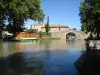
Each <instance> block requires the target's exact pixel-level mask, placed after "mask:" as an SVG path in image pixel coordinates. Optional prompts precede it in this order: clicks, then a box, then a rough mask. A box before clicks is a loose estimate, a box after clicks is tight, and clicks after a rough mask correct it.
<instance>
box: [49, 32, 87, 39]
mask: <svg viewBox="0 0 100 75" xmlns="http://www.w3.org/2000/svg"><path fill="white" fill-rule="evenodd" d="M70 32H73V33H74V34H76V39H78V40H83V39H85V36H86V34H85V33H84V32H81V31H76V30H67V31H62V32H51V37H52V38H61V39H66V35H67V34H68V33H70Z"/></svg>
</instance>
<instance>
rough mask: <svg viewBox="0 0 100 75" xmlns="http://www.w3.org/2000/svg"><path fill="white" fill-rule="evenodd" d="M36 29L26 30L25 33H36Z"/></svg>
mask: <svg viewBox="0 0 100 75" xmlns="http://www.w3.org/2000/svg"><path fill="white" fill-rule="evenodd" d="M37 31H38V30H37V29H28V30H26V31H25V32H26V33H37Z"/></svg>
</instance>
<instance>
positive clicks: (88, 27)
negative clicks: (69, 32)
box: [79, 0, 100, 37]
mask: <svg viewBox="0 0 100 75" xmlns="http://www.w3.org/2000/svg"><path fill="white" fill-rule="evenodd" d="M79 15H80V17H81V18H80V20H81V23H82V26H81V28H82V30H83V31H84V30H85V31H86V32H91V33H95V34H97V37H99V34H100V0H84V1H83V2H82V3H81V4H80V14H79Z"/></svg>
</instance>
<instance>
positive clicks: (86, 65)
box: [75, 50, 100, 75]
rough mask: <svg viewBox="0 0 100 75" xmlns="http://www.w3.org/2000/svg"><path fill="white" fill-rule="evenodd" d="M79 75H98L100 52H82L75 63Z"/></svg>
mask: <svg viewBox="0 0 100 75" xmlns="http://www.w3.org/2000/svg"><path fill="white" fill-rule="evenodd" d="M75 66H76V68H77V70H78V71H79V72H80V75H100V50H89V51H86V52H84V53H83V54H82V55H81V56H80V58H79V59H78V60H77V61H76V62H75Z"/></svg>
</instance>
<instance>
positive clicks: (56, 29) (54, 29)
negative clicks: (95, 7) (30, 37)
mask: <svg viewBox="0 0 100 75" xmlns="http://www.w3.org/2000/svg"><path fill="white" fill-rule="evenodd" d="M49 28H50V31H49V32H59V31H67V30H69V27H68V26H65V25H61V24H56V25H50V26H49ZM30 29H37V30H38V31H42V32H45V25H44V24H33V25H31V27H30Z"/></svg>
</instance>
